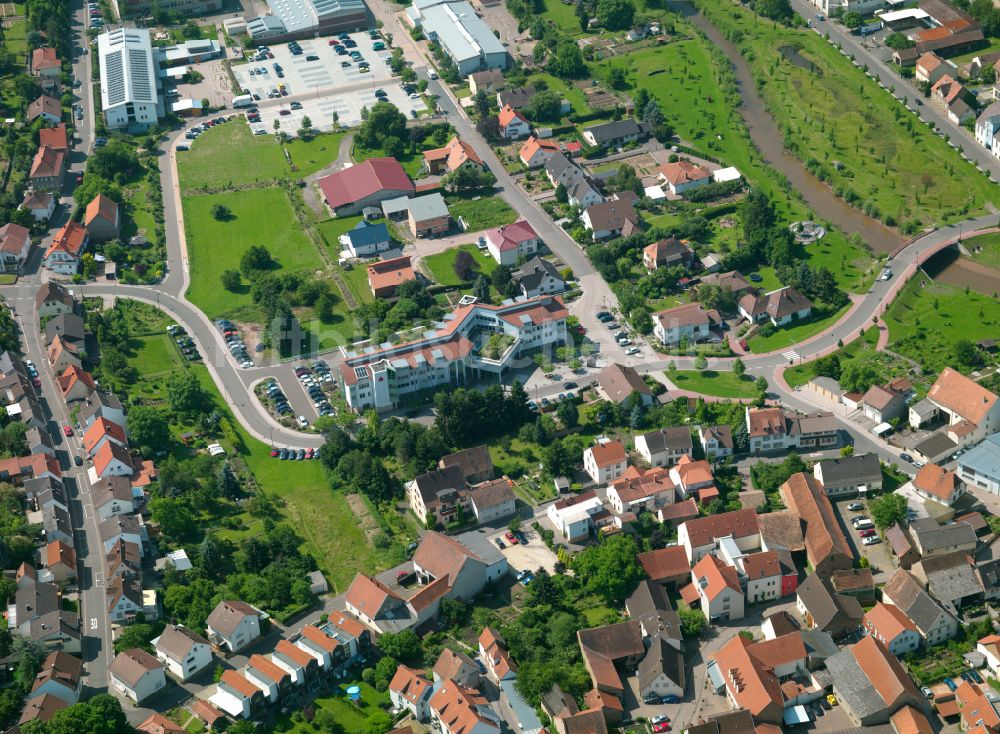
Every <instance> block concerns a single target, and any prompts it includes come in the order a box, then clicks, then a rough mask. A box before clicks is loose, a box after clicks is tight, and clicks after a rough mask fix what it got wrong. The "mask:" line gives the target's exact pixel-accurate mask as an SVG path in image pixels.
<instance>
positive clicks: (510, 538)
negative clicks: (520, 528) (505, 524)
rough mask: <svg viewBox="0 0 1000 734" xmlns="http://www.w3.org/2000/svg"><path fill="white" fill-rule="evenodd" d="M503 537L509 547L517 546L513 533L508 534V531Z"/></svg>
mask: <svg viewBox="0 0 1000 734" xmlns="http://www.w3.org/2000/svg"><path fill="white" fill-rule="evenodd" d="M503 537H504V538H506V539H507V542H508V543H510V544H511V545H517V538H515V537H514V533H512V532H510V531H509V530H508V531H507V533H506V534H505V535H504V536H503Z"/></svg>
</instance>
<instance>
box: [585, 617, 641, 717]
mask: <svg viewBox="0 0 1000 734" xmlns="http://www.w3.org/2000/svg"><path fill="white" fill-rule="evenodd" d="M576 637H577V640H578V641H579V643H580V652H581V653H582V654H583V664H584V666H585V667H586V668H587V672H588V673H590V679H591V680H592V681H593V684H594V690H595V691H597V692H598V694H606V695H607V696H609V697H611V698H612V699H613V700H612V701H609V702H608V703H610V704H611V709H612V710H614V709H615V708H619V709H620V707H621V700H622V699H623V698H624V696H625V688H626V685H627V684H626V683H625V680H624V678H625V676H628V675H630V674H631V673H632V672H633V671H635V670H636V668H637V667H638V665H639V661H640V660H642V658H643V657H644V656H645V655H646V647H645V645H644V644H643V639H642V625H641V624H640V622H639V620H637V619H632V620H629V621H628V622H619V623H617V624H609V625H605V626H603V627H595V628H593V629H583V630H579V631H578V632H577V633H576ZM616 703H617V707H616V706H615V704H616Z"/></svg>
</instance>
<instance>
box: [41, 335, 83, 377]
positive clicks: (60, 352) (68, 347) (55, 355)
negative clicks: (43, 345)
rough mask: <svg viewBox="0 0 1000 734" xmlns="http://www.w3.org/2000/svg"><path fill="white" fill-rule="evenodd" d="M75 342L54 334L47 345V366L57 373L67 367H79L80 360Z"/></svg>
mask: <svg viewBox="0 0 1000 734" xmlns="http://www.w3.org/2000/svg"><path fill="white" fill-rule="evenodd" d="M78 351H79V350H78V349H77V347H76V345H75V344H73V343H72V342H71V341H69V340H64V339H63V338H62V337H61V336H56V337H55V338H54V339H53V340H52V342H51V343H50V344H49V346H48V350H47V356H48V358H49V366H50V367H52V371H53V372H55V373H57V374H59V373H61V372H64V371H65V370H66V369H68V368H69V367H76V368H78V369H79V368H80V366H81V362H80V357H79V353H78Z"/></svg>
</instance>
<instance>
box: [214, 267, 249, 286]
mask: <svg viewBox="0 0 1000 734" xmlns="http://www.w3.org/2000/svg"><path fill="white" fill-rule="evenodd" d="M219 280H220V281H222V287H223V288H225V289H226V290H227V291H230V292H232V291H236V290H237V289H239V287H240V286H241V285H243V278H242V276H241V275H240V271H239V270H233V269H232V268H227V269H225V270H223V271H222V273H221V274H220V275H219Z"/></svg>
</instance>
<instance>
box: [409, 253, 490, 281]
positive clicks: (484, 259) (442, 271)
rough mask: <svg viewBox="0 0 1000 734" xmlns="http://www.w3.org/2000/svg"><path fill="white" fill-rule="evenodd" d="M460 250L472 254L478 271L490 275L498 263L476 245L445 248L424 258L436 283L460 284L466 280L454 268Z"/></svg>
mask: <svg viewBox="0 0 1000 734" xmlns="http://www.w3.org/2000/svg"><path fill="white" fill-rule="evenodd" d="M459 250H465V251H466V252H468V253H470V254H471V255H472V257H473V259H474V260H475V261H476V272H477V273H483V274H485V275H487V276H488V275H489V274H490V273H491V272H493V268H495V267H496V265H497V263H496V260H494V259H493V258H492V257H490V256H489V255H487V254H486V253H484V252H481V251H480V250H479V248H478V247H476V246H475V245H460V246H458V247H454V248H452V249H450V250H445V251H444V252H439V253H438V254H436V255H431V256H430V257H425V258H424V265H426V266H427V269H428V270H429V271H430V273H431V277H432V278H433V279H434V281H435V282H436V283H440V284H441V285H445V286H458V285H462V284H463V283H464V281H463V280H461V279H460V278H459V277H458V275H456V273H455V268H454V263H455V255H456V254H457V253H458V251H459Z"/></svg>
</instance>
